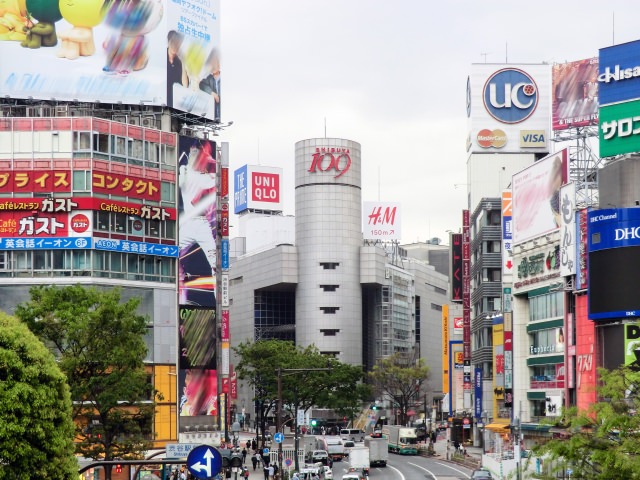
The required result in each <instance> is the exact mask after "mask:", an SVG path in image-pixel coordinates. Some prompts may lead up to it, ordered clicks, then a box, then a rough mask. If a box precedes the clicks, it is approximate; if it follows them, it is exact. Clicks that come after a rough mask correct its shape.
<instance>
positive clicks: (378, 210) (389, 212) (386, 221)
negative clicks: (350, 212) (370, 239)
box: [369, 206, 397, 226]
mask: <svg viewBox="0 0 640 480" xmlns="http://www.w3.org/2000/svg"><path fill="white" fill-rule="evenodd" d="M396 209H397V207H385V208H384V211H383V210H382V207H380V206H378V207H374V208H373V210H372V211H371V213H370V214H369V225H392V226H393V225H395V223H396Z"/></svg>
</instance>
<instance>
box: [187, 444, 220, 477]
mask: <svg viewBox="0 0 640 480" xmlns="http://www.w3.org/2000/svg"><path fill="white" fill-rule="evenodd" d="M187 468H188V469H189V471H190V472H191V474H192V475H194V476H195V477H196V478H202V479H205V478H210V477H215V476H216V475H217V474H218V473H220V470H221V469H222V455H221V454H220V452H219V451H218V450H217V449H216V448H214V447H211V446H209V445H200V446H198V447H196V448H194V449H193V450H191V451H190V452H189V456H188V457H187Z"/></svg>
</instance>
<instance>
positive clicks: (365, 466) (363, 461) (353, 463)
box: [349, 447, 369, 472]
mask: <svg viewBox="0 0 640 480" xmlns="http://www.w3.org/2000/svg"><path fill="white" fill-rule="evenodd" d="M349 470H351V471H358V470H360V471H363V472H364V471H367V472H368V471H369V449H368V448H367V447H354V448H352V449H351V453H349Z"/></svg>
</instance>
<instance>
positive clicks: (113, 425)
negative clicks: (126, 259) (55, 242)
mask: <svg viewBox="0 0 640 480" xmlns="http://www.w3.org/2000/svg"><path fill="white" fill-rule="evenodd" d="M30 294H31V300H30V301H28V302H26V303H24V304H22V305H19V306H18V308H17V309H16V316H17V317H18V318H20V319H21V320H23V321H24V322H25V323H26V324H27V325H28V326H29V328H30V329H31V331H32V332H34V333H35V334H36V335H37V336H38V337H39V338H40V339H41V340H42V341H43V342H44V343H45V345H48V346H49V347H50V348H51V350H52V351H53V353H54V354H55V355H56V356H57V357H58V361H59V365H60V368H61V369H62V371H63V372H64V373H65V374H66V375H67V381H68V383H69V386H70V389H71V398H72V400H73V418H74V420H75V424H76V434H77V437H78V438H79V440H80V441H79V442H77V443H76V451H77V453H79V454H81V455H83V456H85V457H88V458H93V459H104V460H113V459H118V458H121V459H127V458H138V457H140V456H141V455H142V453H143V452H144V451H145V450H147V449H149V448H150V446H151V444H152V443H151V432H152V421H153V413H154V410H155V400H156V397H158V394H157V391H156V390H155V389H154V387H153V385H152V383H151V381H150V379H149V378H148V375H147V374H146V372H145V368H144V363H143V362H144V359H145V357H146V354H147V347H146V345H145V341H144V335H145V334H146V332H147V320H146V318H145V317H144V316H141V315H138V314H137V313H136V310H137V309H138V305H139V303H140V301H139V299H137V298H134V299H130V300H128V301H127V302H121V301H120V290H119V289H117V288H114V289H108V290H97V289H96V288H85V287H83V286H81V285H73V286H65V287H52V286H37V287H33V288H32V289H31V290H30ZM158 398H159V397H158ZM106 470H107V479H109V478H110V474H111V469H110V468H107V469H106Z"/></svg>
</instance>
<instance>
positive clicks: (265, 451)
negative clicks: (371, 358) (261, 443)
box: [262, 447, 269, 455]
mask: <svg viewBox="0 0 640 480" xmlns="http://www.w3.org/2000/svg"><path fill="white" fill-rule="evenodd" d="M262 453H263V454H264V455H269V449H268V448H267V447H265V448H263V449H262Z"/></svg>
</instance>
